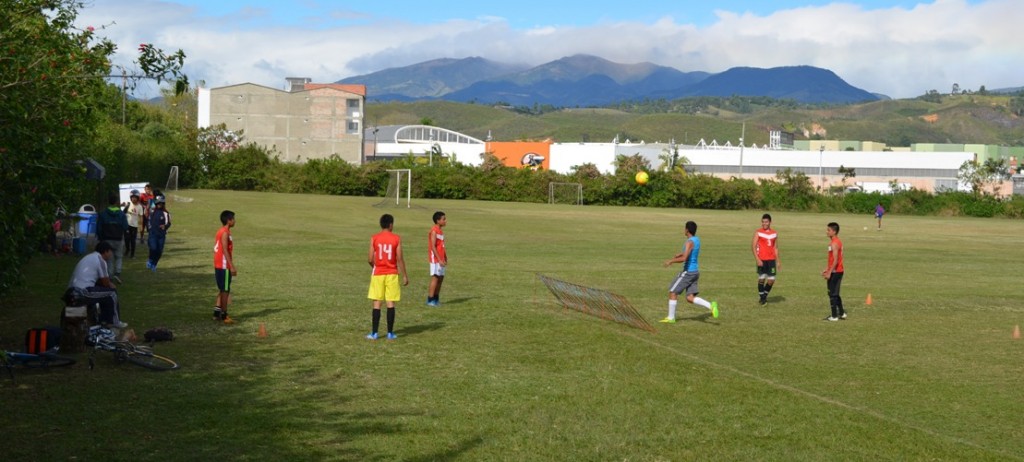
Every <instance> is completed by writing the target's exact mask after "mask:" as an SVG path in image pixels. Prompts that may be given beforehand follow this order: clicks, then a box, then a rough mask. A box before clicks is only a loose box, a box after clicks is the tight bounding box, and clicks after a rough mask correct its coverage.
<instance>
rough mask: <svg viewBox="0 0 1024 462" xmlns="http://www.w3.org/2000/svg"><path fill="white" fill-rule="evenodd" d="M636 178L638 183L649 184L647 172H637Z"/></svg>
mask: <svg viewBox="0 0 1024 462" xmlns="http://www.w3.org/2000/svg"><path fill="white" fill-rule="evenodd" d="M635 179H636V184H641V185H642V184H647V180H648V177H647V172H637V173H636V177H635Z"/></svg>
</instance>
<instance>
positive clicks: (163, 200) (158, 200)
mask: <svg viewBox="0 0 1024 462" xmlns="http://www.w3.org/2000/svg"><path fill="white" fill-rule="evenodd" d="M156 203H157V204H166V203H167V199H166V198H165V197H164V196H156Z"/></svg>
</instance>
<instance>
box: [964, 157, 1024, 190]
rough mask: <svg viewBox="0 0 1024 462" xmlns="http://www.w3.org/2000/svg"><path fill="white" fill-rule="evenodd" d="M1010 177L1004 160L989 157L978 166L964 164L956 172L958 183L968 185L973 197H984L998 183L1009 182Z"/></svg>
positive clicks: (977, 164) (970, 163) (970, 162)
mask: <svg viewBox="0 0 1024 462" xmlns="http://www.w3.org/2000/svg"><path fill="white" fill-rule="evenodd" d="M1011 175H1012V173H1011V172H1010V168H1009V166H1007V165H1006V159H1002V158H1000V159H996V158H991V157H990V158H988V159H985V162H982V163H980V164H979V163H976V162H972V161H966V162H964V163H963V164H962V165H960V170H959V171H958V172H957V179H958V180H959V181H960V183H963V184H968V185H970V186H971V192H973V193H974V194H975V195H984V194H988V193H990V192H992V191H993V190H994V189H995V188H996V187H997V186H998V185H999V183H1001V182H1003V181H1006V180H1009V179H1010V176H1011Z"/></svg>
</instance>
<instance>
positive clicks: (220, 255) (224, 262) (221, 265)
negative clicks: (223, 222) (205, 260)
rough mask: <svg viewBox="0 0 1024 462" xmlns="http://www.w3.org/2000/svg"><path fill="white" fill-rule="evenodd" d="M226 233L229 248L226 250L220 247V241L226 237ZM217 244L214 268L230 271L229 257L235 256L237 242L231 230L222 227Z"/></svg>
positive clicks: (215, 243)
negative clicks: (232, 236) (226, 234)
mask: <svg viewBox="0 0 1024 462" xmlns="http://www.w3.org/2000/svg"><path fill="white" fill-rule="evenodd" d="M224 233H228V248H227V249H225V248H223V247H222V246H221V245H220V240H221V238H222V237H223V236H224ZM216 240H217V241H216V242H214V243H213V267H214V268H216V269H230V268H228V257H230V256H233V255H234V252H235V241H234V240H233V239H232V238H231V228H228V227H227V226H222V227H221V228H220V229H219V230H217V237H216Z"/></svg>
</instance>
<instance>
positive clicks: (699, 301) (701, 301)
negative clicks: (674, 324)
mask: <svg viewBox="0 0 1024 462" xmlns="http://www.w3.org/2000/svg"><path fill="white" fill-rule="evenodd" d="M693 304H694V305H700V306H703V307H704V308H707V309H709V310H710V309H711V302H709V301H707V300H704V299H703V298H700V297H693Z"/></svg>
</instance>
